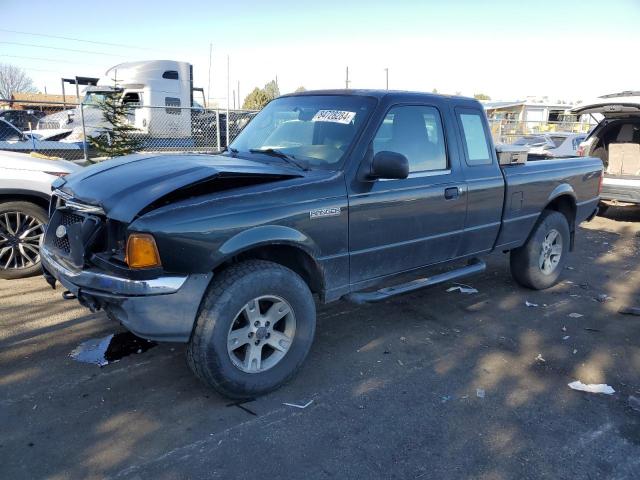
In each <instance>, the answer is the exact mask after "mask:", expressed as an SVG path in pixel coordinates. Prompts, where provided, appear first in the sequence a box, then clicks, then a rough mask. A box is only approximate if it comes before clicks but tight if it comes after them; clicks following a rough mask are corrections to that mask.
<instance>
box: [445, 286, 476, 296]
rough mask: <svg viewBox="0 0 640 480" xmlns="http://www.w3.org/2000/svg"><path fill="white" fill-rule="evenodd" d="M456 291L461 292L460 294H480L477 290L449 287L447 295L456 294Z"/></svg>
mask: <svg viewBox="0 0 640 480" xmlns="http://www.w3.org/2000/svg"><path fill="white" fill-rule="evenodd" d="M456 290H457V291H459V292H460V293H466V294H467V295H469V294H471V293H478V290H476V289H475V288H471V287H461V286H455V287H449V288H447V293H449V292H455V291H456Z"/></svg>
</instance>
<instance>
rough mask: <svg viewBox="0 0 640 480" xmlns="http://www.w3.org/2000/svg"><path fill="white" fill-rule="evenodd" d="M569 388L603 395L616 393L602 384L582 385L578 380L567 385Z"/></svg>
mask: <svg viewBox="0 0 640 480" xmlns="http://www.w3.org/2000/svg"><path fill="white" fill-rule="evenodd" d="M568 385H569V388H571V389H573V390H579V391H581V392H589V393H604V394H605V395H613V394H614V393H616V391H615V390H614V389H613V388H612V387H610V386H609V385H606V384H604V383H589V384H585V383H582V382H581V381H580V380H576V381H575V382H571V383H569V384H568Z"/></svg>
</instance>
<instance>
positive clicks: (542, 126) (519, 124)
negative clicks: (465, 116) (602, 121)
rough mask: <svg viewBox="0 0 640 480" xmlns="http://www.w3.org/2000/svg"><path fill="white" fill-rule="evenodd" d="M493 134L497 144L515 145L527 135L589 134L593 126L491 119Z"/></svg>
mask: <svg viewBox="0 0 640 480" xmlns="http://www.w3.org/2000/svg"><path fill="white" fill-rule="evenodd" d="M489 126H490V127H491V134H492V136H493V141H494V142H495V143H513V142H515V141H516V140H517V139H518V138H520V137H522V136H525V135H540V134H545V133H554V132H564V133H585V134H586V133H588V132H589V130H590V129H591V128H593V125H590V124H589V123H587V122H541V121H525V122H523V121H519V120H507V119H500V120H494V119H489Z"/></svg>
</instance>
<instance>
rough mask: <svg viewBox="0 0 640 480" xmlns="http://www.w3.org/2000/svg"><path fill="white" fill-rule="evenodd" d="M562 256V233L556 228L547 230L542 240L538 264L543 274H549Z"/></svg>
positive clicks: (556, 266)
mask: <svg viewBox="0 0 640 480" xmlns="http://www.w3.org/2000/svg"><path fill="white" fill-rule="evenodd" d="M561 257H562V235H560V232H558V231H557V230H556V229H551V230H549V231H548V232H547V234H546V235H545V237H544V240H543V241H542V249H541V250H540V258H539V260H538V266H539V267H540V270H541V271H542V273H544V274H545V275H551V274H552V273H553V272H554V271H555V270H556V268H558V264H559V263H560V258H561Z"/></svg>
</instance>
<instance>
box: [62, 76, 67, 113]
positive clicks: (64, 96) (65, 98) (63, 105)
mask: <svg viewBox="0 0 640 480" xmlns="http://www.w3.org/2000/svg"><path fill="white" fill-rule="evenodd" d="M61 81H62V109H63V110H66V109H67V97H66V95H65V93H64V78H62V79H61Z"/></svg>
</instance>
